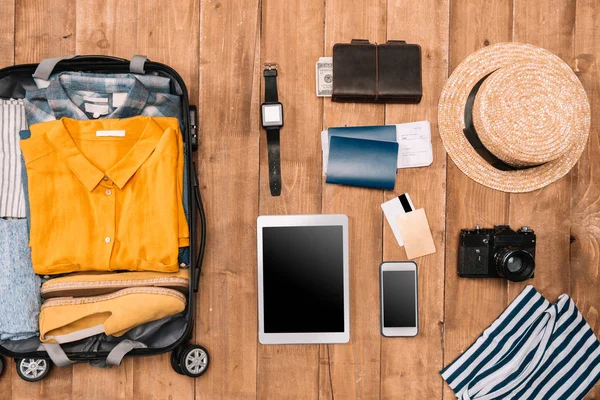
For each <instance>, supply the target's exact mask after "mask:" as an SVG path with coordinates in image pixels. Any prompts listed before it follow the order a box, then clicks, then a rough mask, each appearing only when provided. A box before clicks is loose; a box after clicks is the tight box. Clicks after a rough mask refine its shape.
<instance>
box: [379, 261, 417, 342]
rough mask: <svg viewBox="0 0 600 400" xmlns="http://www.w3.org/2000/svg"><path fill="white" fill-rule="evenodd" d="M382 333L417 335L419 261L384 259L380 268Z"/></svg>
mask: <svg viewBox="0 0 600 400" xmlns="http://www.w3.org/2000/svg"><path fill="white" fill-rule="evenodd" d="M379 281H380V292H381V334H382V335H383V336H389V337H397V336H416V335H417V333H418V332H419V315H418V310H419V305H418V295H417V264H415V263H414V262H412V261H398V262H384V263H382V264H381V265H380V267H379Z"/></svg>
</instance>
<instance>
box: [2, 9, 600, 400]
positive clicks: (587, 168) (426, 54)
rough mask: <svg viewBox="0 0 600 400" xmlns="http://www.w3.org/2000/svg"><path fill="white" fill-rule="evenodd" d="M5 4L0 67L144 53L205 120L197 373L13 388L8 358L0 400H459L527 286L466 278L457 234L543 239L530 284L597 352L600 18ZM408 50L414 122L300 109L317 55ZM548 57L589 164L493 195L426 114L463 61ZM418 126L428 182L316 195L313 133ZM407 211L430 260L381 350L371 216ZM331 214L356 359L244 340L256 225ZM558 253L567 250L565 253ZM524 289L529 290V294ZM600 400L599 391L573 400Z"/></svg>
mask: <svg viewBox="0 0 600 400" xmlns="http://www.w3.org/2000/svg"><path fill="white" fill-rule="evenodd" d="M483 3H484V2H481V1H475V0H420V1H418V0H354V1H346V0H304V1H302V0H289V1H276V0H246V1H223V0H182V1H177V2H164V1H160V0H122V1H116V0H106V1H102V2H97V1H96V2H94V1H89V0H0V15H2V18H3V23H2V24H0V67H4V66H7V65H12V64H13V63H15V62H16V63H29V62H38V61H40V60H41V59H43V58H46V57H54V56H61V55H69V54H75V53H80V54H84V53H86V54H107V55H116V56H120V57H124V58H130V57H131V56H132V55H133V54H146V55H148V56H149V58H150V59H152V60H155V61H159V62H163V63H166V64H169V65H171V66H172V67H174V68H175V69H176V70H177V71H178V72H179V73H180V74H181V75H182V77H183V78H184V79H185V81H186V83H187V85H188V88H189V89H190V102H191V103H192V104H198V105H199V110H200V118H199V119H200V151H199V154H198V160H197V162H198V170H199V173H200V184H201V191H202V194H203V199H204V203H205V207H206V213H207V217H208V246H207V253H206V257H205V263H204V269H203V273H202V278H201V281H200V292H199V294H198V296H197V299H198V309H197V313H196V315H197V319H196V325H195V341H196V342H197V343H199V344H202V345H204V346H205V347H206V348H207V349H208V351H209V352H210V355H211V366H210V368H209V370H208V371H207V373H206V374H205V375H204V376H203V377H201V378H199V379H197V380H191V379H189V378H187V377H183V376H180V375H177V374H175V373H174V372H173V370H172V369H171V367H170V363H169V355H161V356H156V357H147V358H136V359H126V360H125V361H124V362H123V364H122V365H121V366H120V367H118V368H112V369H110V370H99V369H96V368H93V367H90V366H88V365H76V366H74V367H72V368H71V367H68V368H56V367H55V368H54V369H53V371H52V372H51V374H50V376H49V377H47V378H46V379H45V380H44V381H42V382H40V383H35V384H30V383H26V382H24V381H22V380H21V379H20V378H19V377H18V376H17V374H16V372H15V363H14V361H12V360H10V359H6V358H5V361H6V364H7V365H6V366H5V371H4V373H3V374H2V376H0V400H9V399H19V400H31V399H34V400H38V399H56V400H64V399H67V400H68V399H86V400H87V399H138V398H139V399H168V398H171V399H177V400H179V399H182V400H189V399H192V398H196V399H198V400H200V399H202V400H213V399H226V400H229V399H234V400H238V399H239V400H246V399H248V400H255V399H258V398H260V399H315V398H318V399H319V400H329V399H331V400H333V399H344V400H346V399H392V398H394V399H395V398H404V399H440V398H444V399H446V400H450V399H454V398H455V397H454V394H453V393H452V391H451V390H450V389H449V388H448V386H447V385H446V384H445V383H443V381H442V380H441V378H440V377H439V369H440V368H441V367H442V366H445V365H447V364H448V363H450V362H451V361H452V360H454V359H455V357H456V356H458V355H459V354H460V353H461V352H462V351H464V350H465V349H466V348H467V347H468V346H469V345H470V344H471V343H472V342H473V341H474V340H475V339H476V338H477V337H478V336H479V334H481V332H482V331H483V330H484V329H485V328H486V327H487V326H488V325H489V324H490V323H492V321H493V320H494V319H495V318H496V317H497V316H498V315H499V314H500V313H501V312H502V311H503V310H504V308H505V307H506V305H507V304H508V303H509V302H510V301H511V300H512V299H513V298H514V296H516V295H517V293H518V292H520V290H521V289H522V287H523V284H513V283H510V284H508V283H507V282H506V281H504V280H501V279H498V280H476V279H461V278H458V276H457V274H456V268H457V265H456V264H457V249H458V237H459V231H460V229H461V228H469V227H473V226H474V225H475V224H477V223H478V224H480V225H481V226H482V227H491V226H492V225H494V224H499V223H510V224H511V226H513V227H514V228H518V227H520V226H521V225H529V226H531V227H533V229H535V231H536V234H537V236H538V243H537V256H536V259H537V264H538V269H537V271H536V277H535V280H534V281H533V283H534V284H535V286H536V288H537V289H538V290H540V291H541V292H542V293H543V294H544V295H545V296H546V297H547V298H548V299H549V300H551V301H553V300H555V299H556V296H557V295H559V294H561V293H563V292H567V293H569V294H570V295H571V296H572V297H573V298H574V299H575V301H576V302H577V306H578V308H579V309H580V310H581V312H582V313H583V314H584V316H585V318H586V319H587V321H588V323H589V324H590V326H591V327H592V329H593V330H594V332H595V333H596V334H597V335H599V334H600V291H599V290H598V285H599V284H600V201H599V200H598V199H599V198H600V178H599V176H600V139H599V134H598V132H599V129H600V64H599V58H600V22H599V21H600V3H599V2H598V1H596V0H556V1H554V2H549V1H544V0H488V1H486V2H485V6H483ZM353 38H364V39H369V40H371V41H377V42H378V43H383V42H385V40H386V39H403V40H407V41H408V42H412V43H418V44H420V45H421V46H422V52H423V79H424V81H423V88H424V97H423V100H422V102H421V104H419V105H387V106H383V105H368V104H340V103H332V102H331V100H330V99H321V98H316V97H315V94H314V90H315V82H314V65H315V62H316V61H317V59H318V57H319V56H330V55H331V51H332V46H333V44H334V43H338V42H349V41H350V40H351V39H353ZM511 40H515V41H521V42H528V43H533V44H536V45H538V46H542V47H544V48H547V49H549V50H551V51H553V52H555V53H557V54H558V55H559V56H560V57H561V58H562V59H563V60H565V61H566V62H567V63H569V64H570V65H571V66H572V67H573V68H574V69H575V71H576V73H577V74H578V76H579V78H580V79H581V81H582V83H583V85H584V87H585V89H586V92H587V94H588V98H589V100H590V104H591V107H592V130H591V134H590V139H589V144H588V147H587V148H586V149H585V151H584V153H583V156H582V158H581V160H580V162H579V163H578V164H577V165H576V166H575V168H574V169H573V170H572V171H571V173H570V174H569V175H567V176H566V177H564V178H562V179H561V180H559V181H558V182H556V183H554V184H552V185H550V186H548V187H546V188H544V189H541V190H538V191H536V192H533V193H527V194H518V195H508V194H505V193H501V192H498V191H494V190H491V189H487V188H485V187H483V186H481V185H479V184H477V183H475V182H473V181H472V180H470V179H469V178H468V177H466V175H464V174H463V173H462V172H461V171H460V170H459V169H458V168H457V167H456V166H455V165H454V164H453V163H452V161H451V159H450V158H449V157H447V156H446V155H445V152H444V149H443V146H442V143H441V140H440V138H439V134H438V130H437V101H438V98H439V94H440V91H441V90H442V87H443V84H444V82H445V78H446V77H447V76H448V74H450V73H451V72H452V70H453V69H454V68H456V66H457V65H458V64H459V63H460V62H461V61H462V60H463V59H464V58H465V57H466V56H467V55H469V54H470V53H472V52H473V51H475V50H477V49H480V48H482V47H484V46H487V45H490V44H493V43H498V42H504V41H511ZM265 61H275V62H278V63H279V78H278V84H279V94H280V97H281V101H282V103H284V112H285V123H286V124H285V127H284V128H283V130H282V139H281V142H282V144H281V146H282V150H281V154H282V171H283V191H282V195H281V197H279V198H273V197H271V196H270V194H269V187H268V175H267V169H266V162H267V155H266V143H265V135H264V131H263V130H262V129H261V128H260V119H259V110H260V108H259V105H260V102H261V97H262V95H263V93H262V92H263V87H262V86H261V85H262V83H263V77H262V63H263V62H265ZM421 119H427V120H429V121H430V122H431V127H432V143H433V149H434V164H433V165H432V166H430V167H428V168H421V169H411V170H400V171H399V172H398V177H397V182H396V188H395V190H394V191H389V192H382V191H378V190H371V189H361V188H353V187H343V186H338V185H329V184H325V182H324V180H325V176H322V174H321V167H322V166H321V157H320V155H321V154H320V140H319V132H320V131H321V130H322V129H324V128H327V127H330V126H340V125H371V124H383V123H401V122H410V121H416V120H421ZM404 192H409V193H410V194H411V196H412V198H413V201H414V203H415V205H417V206H418V207H424V208H425V210H426V212H427V216H428V219H429V222H430V226H431V229H432V233H433V235H434V239H435V243H436V246H437V253H436V254H434V255H430V256H427V257H424V258H422V259H419V260H417V263H418V264H419V283H420V287H419V291H420V293H419V303H420V304H419V306H420V333H419V335H418V336H417V337H416V338H411V339H408V338H407V339H403V338H394V339H388V338H382V337H381V335H380V331H379V326H380V319H379V310H380V308H379V307H380V304H379V274H378V267H379V264H380V262H381V261H383V260H386V261H387V260H402V259H405V258H406V256H405V253H404V250H403V249H402V248H400V247H398V246H397V244H396V242H395V239H394V237H393V234H392V232H391V230H390V228H389V226H388V225H387V222H384V219H383V216H382V213H381V211H380V204H381V203H382V202H383V201H385V200H387V199H389V198H391V197H393V196H396V195H398V194H400V193H404ZM320 212H322V213H344V214H347V215H348V217H349V220H350V268H351V271H350V273H351V341H350V343H348V344H344V345H321V346H262V345H260V344H258V340H257V309H256V308H257V304H256V301H257V295H256V291H257V287H256V218H257V216H258V215H260V214H294V213H320ZM570 240H571V243H570V242H569V241H570ZM527 283H531V282H527ZM587 398H589V399H599V398H600V385H596V387H595V388H594V389H593V390H592V392H591V393H590V394H589V395H588V396H587Z"/></svg>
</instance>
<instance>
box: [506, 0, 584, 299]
mask: <svg viewBox="0 0 600 400" xmlns="http://www.w3.org/2000/svg"><path fill="white" fill-rule="evenodd" d="M574 30H575V0H560V1H553V2H552V4H549V3H548V2H545V1H543V0H536V1H525V0H514V33H513V35H514V40H515V41H517V42H525V43H531V44H534V45H537V46H540V47H543V48H545V49H547V50H550V51H552V52H554V53H555V54H557V55H558V56H560V57H561V58H562V59H563V60H564V61H566V62H567V63H570V62H571V60H572V59H573V52H574V49H573V34H574ZM509 213H510V224H511V226H512V227H513V229H516V228H518V227H521V226H523V225H527V226H531V227H532V228H533V229H534V231H535V232H536V240H537V244H536V257H535V259H536V266H537V267H536V271H535V279H534V280H533V281H527V282H521V283H514V282H510V283H509V300H512V299H513V298H514V297H516V296H517V295H518V294H519V293H520V292H521V291H522V290H523V288H524V287H525V285H528V284H533V285H535V287H536V289H537V290H539V291H540V292H542V293H543V294H544V296H546V297H547V298H548V299H549V300H550V301H554V300H555V299H556V298H557V297H558V296H559V295H561V294H562V293H566V292H567V291H568V289H569V279H570V275H571V270H570V260H569V254H570V251H569V247H570V243H569V240H570V225H571V175H570V174H567V175H566V176H564V177H563V178H562V179H559V180H558V181H556V182H554V183H552V184H550V185H548V186H546V187H545V188H543V189H540V190H536V191H534V192H530V193H519V194H511V195H510V211H509Z"/></svg>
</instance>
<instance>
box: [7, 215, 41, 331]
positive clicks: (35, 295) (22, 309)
mask: <svg viewBox="0 0 600 400" xmlns="http://www.w3.org/2000/svg"><path fill="white" fill-rule="evenodd" d="M27 237H28V230H27V221H26V220H24V219H4V218H0V340H21V339H27V338H30V337H33V336H36V335H37V334H38V315H39V313H40V303H41V300H40V284H41V282H40V278H39V277H38V276H37V275H35V274H34V273H33V267H32V265H31V255H30V250H29V247H28V245H27V243H28V238H27Z"/></svg>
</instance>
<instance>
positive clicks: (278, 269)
mask: <svg viewBox="0 0 600 400" xmlns="http://www.w3.org/2000/svg"><path fill="white" fill-rule="evenodd" d="M263 288H264V289H263V290H264V293H263V298H264V323H265V333H306V332H343V331H344V258H343V231H342V226H293V227H287V226H286V227H266V228H263Z"/></svg>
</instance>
